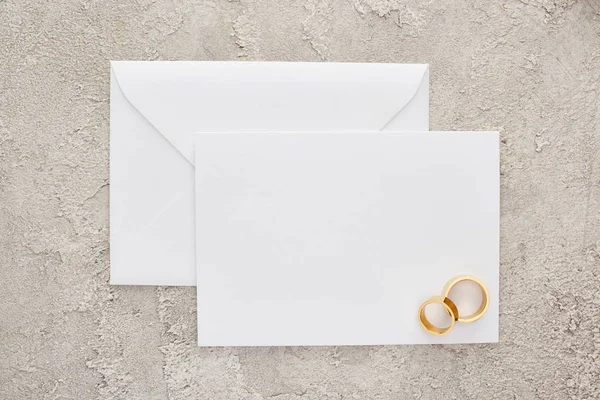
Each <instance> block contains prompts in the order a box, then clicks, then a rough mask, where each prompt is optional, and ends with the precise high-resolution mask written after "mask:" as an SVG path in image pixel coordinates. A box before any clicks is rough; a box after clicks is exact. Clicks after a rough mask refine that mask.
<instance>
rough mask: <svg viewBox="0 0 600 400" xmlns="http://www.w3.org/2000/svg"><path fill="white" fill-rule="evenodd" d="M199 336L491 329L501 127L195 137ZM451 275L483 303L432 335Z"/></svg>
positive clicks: (418, 337) (238, 338) (401, 340)
mask: <svg viewBox="0 0 600 400" xmlns="http://www.w3.org/2000/svg"><path fill="white" fill-rule="evenodd" d="M195 157H196V164H195V165H196V199H195V201H196V244H197V247H196V264H197V291H198V344H199V345H200V346H286V345H291V346H295V345H376V344H417V343H477V342H496V341H498V262H499V261H498V259H499V144H498V133H497V132H431V133H426V132H410V133H390V132H378V133H376V134H374V133H372V132H363V133H308V134H307V133H281V132H280V133H243V134H239V133H215V134H212V133H206V134H198V135H197V136H196V155H195ZM456 275H473V276H475V277H477V278H479V279H480V280H481V281H483V282H484V283H485V284H486V285H487V287H488V289H489V291H490V296H491V304H490V307H489V310H488V312H487V314H486V315H485V316H484V317H483V318H481V319H480V320H478V321H476V322H474V323H469V324H466V323H462V324H461V323H457V325H456V327H455V328H454V330H453V331H452V332H450V333H449V334H448V335H445V336H441V337H437V336H432V335H430V334H428V333H426V332H425V331H424V330H423V329H422V328H421V326H420V325H419V322H418V319H417V310H418V308H419V305H420V304H421V303H422V302H423V301H425V300H426V299H427V298H428V297H430V296H433V295H438V294H440V292H441V290H442V287H443V286H444V284H445V282H446V281H447V280H448V279H450V278H452V277H454V276H456Z"/></svg>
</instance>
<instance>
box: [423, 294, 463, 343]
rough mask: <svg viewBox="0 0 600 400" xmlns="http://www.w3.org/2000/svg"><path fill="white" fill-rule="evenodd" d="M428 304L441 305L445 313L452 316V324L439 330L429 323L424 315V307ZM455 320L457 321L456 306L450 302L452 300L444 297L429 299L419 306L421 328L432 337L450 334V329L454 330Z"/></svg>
mask: <svg viewBox="0 0 600 400" xmlns="http://www.w3.org/2000/svg"><path fill="white" fill-rule="evenodd" d="M429 304H441V305H442V306H443V307H444V309H445V310H446V312H448V314H450V315H451V316H452V322H451V323H450V326H447V327H445V328H440V327H439V326H435V325H433V324H432V323H431V322H429V320H428V319H427V315H425V307H427V306H428V305H429ZM457 320H458V309H457V308H456V305H455V304H454V303H453V302H452V300H450V299H449V298H447V297H444V296H433V297H430V298H429V299H427V301H425V302H424V303H423V304H421V307H419V322H420V323H421V326H422V327H423V329H425V330H426V331H427V332H429V333H431V334H432V335H436V336H442V335H445V334H446V333H448V332H450V331H451V330H452V328H454V324H456V321H457Z"/></svg>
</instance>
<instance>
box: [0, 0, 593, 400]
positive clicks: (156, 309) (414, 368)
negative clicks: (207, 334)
mask: <svg viewBox="0 0 600 400" xmlns="http://www.w3.org/2000/svg"><path fill="white" fill-rule="evenodd" d="M111 59H115V60H119V59H135V60H155V59H164V60H174V59H192V60H236V59H248V60H289V61H294V60H302V61H321V60H331V61H379V62H427V63H430V65H431V89H432V93H431V128H432V129H436V130H451V129H476V130H483V129H498V130H500V131H501V137H502V148H501V153H502V189H501V191H502V221H501V225H502V227H501V266H500V269H501V305H500V314H501V315H500V325H501V332H500V338H501V343H500V344H498V345H474V346H421V347H407V346H397V347H396V346H389V347H339V348H302V347H300V348H226V349H199V348H196V345H195V330H196V322H195V314H194V309H195V306H194V302H195V293H194V289H193V288H175V287H169V288H163V287H161V288H155V287H111V286H109V285H108V284H107V282H108V273H109V265H108V232H109V231H108V191H109V182H108V125H109V119H108V101H109V99H108V91H109V87H108V79H109V60H111ZM599 84H600V3H599V2H598V1H597V0H580V1H576V0H527V1H525V0H521V1H514V0H509V1H506V2H505V3H502V2H501V1H492V0H476V1H455V2H445V1H433V0H353V1H344V0H341V1H332V0H303V1H289V0H286V1H279V2H269V1H266V0H242V1H226V0H217V1H198V0H154V1H152V0H138V1H134V0H126V1H118V0H106V1H94V0H89V1H86V0H77V1H68V0H54V1H42V0H38V1H32V0H0V398H1V399H200V398H202V399H225V398H232V399H268V398H274V399H279V400H288V399H300V398H302V399H304V400H308V399H367V398H369V399H371V398H373V399H404V398H406V399H409V398H421V399H598V398H600V333H599V329H598V328H599V326H600V254H599V252H600V132H599V128H600V113H599V104H600V103H599V98H598V97H599V93H598V91H599ZM240 329H243V327H240Z"/></svg>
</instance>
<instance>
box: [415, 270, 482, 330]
mask: <svg viewBox="0 0 600 400" xmlns="http://www.w3.org/2000/svg"><path fill="white" fill-rule="evenodd" d="M467 281H468V282H473V283H475V284H476V285H477V286H479V289H481V304H480V305H479V308H478V309H477V311H475V312H474V313H473V314H471V315H466V316H461V314H460V313H459V311H458V307H457V306H456V304H455V303H454V302H453V301H452V300H451V299H450V298H449V297H448V296H449V295H450V291H451V290H452V288H453V287H454V286H456V285H457V284H458V283H460V282H467ZM429 304H440V305H441V306H443V307H444V309H445V310H446V312H447V313H448V315H449V316H450V317H451V318H452V322H451V323H450V326H448V327H443V328H442V327H439V326H435V325H433V324H432V323H431V322H430V321H429V320H428V319H427V315H426V314H425V307H427V306H428V305H429ZM489 306H490V292H489V291H488V289H487V287H486V286H485V285H484V284H483V282H481V281H480V280H479V279H477V278H474V277H472V276H467V275H463V276H457V277H455V278H452V279H450V280H449V281H448V283H446V285H445V286H444V289H443V290H442V295H441V296H433V297H430V298H429V299H427V300H426V301H425V302H424V303H423V304H421V307H419V322H420V323H421V326H422V327H423V329H425V330H426V331H427V332H429V333H431V334H432V335H436V336H442V335H445V334H447V333H448V332H450V331H451V330H452V328H454V325H455V324H456V322H473V321H477V320H478V319H479V318H481V317H483V315H484V314H485V313H486V311H487V309H488V307H489Z"/></svg>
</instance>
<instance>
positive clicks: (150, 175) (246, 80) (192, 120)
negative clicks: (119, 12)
mask: <svg viewBox="0 0 600 400" xmlns="http://www.w3.org/2000/svg"><path fill="white" fill-rule="evenodd" d="M428 91H429V73H428V66H427V65H422V64H414V65H400V64H346V63H267V62H265V63H263V62H138V61H117V62H112V63H111V89H110V96H111V103H110V262H111V266H110V269H111V279H110V281H111V283H112V284H128V285H195V284H196V272H195V264H194V262H195V258H194V256H195V249H194V246H195V241H194V167H193V164H194V156H193V155H194V146H193V139H192V137H193V135H192V133H194V132H203V131H252V130H254V131H271V130H280V131H317V130H326V131H340V130H349V129H351V130H384V129H393V130H420V131H426V130H428V125H429V93H428Z"/></svg>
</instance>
